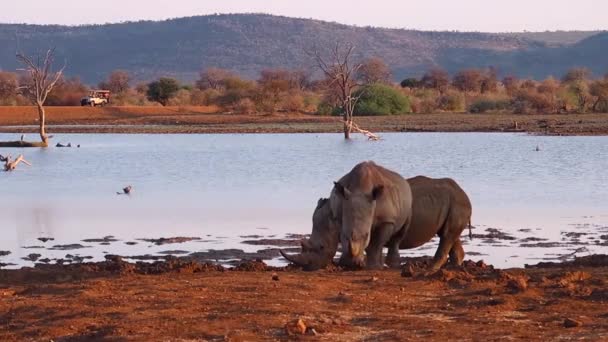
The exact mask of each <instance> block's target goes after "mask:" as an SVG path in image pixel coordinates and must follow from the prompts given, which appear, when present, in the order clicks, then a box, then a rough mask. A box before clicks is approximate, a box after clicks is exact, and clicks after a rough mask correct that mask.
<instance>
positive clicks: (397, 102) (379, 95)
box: [354, 83, 412, 115]
mask: <svg viewBox="0 0 608 342" xmlns="http://www.w3.org/2000/svg"><path fill="white" fill-rule="evenodd" d="M355 96H358V97H359V101H358V102H357V104H356V105H355V110H354V114H355V115H393V114H404V113H410V112H411V111H412V109H411V107H410V100H409V99H408V97H407V96H405V95H403V94H402V93H401V92H400V91H398V90H397V89H395V88H393V87H391V86H389V85H386V84H382V83H376V84H370V85H368V86H365V87H364V88H361V89H359V90H357V91H356V92H355Z"/></svg>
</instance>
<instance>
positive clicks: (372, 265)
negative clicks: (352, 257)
mask: <svg viewBox="0 0 608 342" xmlns="http://www.w3.org/2000/svg"><path fill="white" fill-rule="evenodd" d="M394 227H395V226H394V225H393V224H382V225H380V226H378V227H376V228H375V229H374V231H373V235H372V237H371V239H370V243H369V246H367V248H366V249H365V252H366V254H367V263H366V268H368V269H381V268H383V267H384V260H383V258H382V249H383V248H384V246H386V245H387V244H388V242H389V241H390V240H391V237H392V236H393V234H394V232H395V229H394ZM398 245H399V244H398V243H397V248H398Z"/></svg>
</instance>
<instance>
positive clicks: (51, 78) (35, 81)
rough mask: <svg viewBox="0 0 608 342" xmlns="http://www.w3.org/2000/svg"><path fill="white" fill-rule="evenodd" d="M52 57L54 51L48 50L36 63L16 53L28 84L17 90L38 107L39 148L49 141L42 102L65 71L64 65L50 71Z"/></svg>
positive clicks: (46, 144) (30, 58)
mask: <svg viewBox="0 0 608 342" xmlns="http://www.w3.org/2000/svg"><path fill="white" fill-rule="evenodd" d="M54 57H55V49H49V50H48V51H47V52H46V55H45V57H44V59H41V58H40V56H38V57H37V58H36V61H34V59H33V58H32V57H29V56H26V55H25V54H23V53H17V61H19V62H20V63H21V64H23V66H24V67H25V69H24V70H25V72H26V73H27V76H28V82H26V83H25V84H21V85H20V86H19V89H20V90H21V93H22V94H23V95H24V96H25V97H26V98H28V99H29V100H30V101H31V102H32V103H33V104H35V105H36V106H37V107H38V118H39V124H40V139H41V140H42V143H41V144H38V145H37V146H41V147H47V146H48V141H49V137H48V136H47V134H46V126H45V122H46V115H45V112H44V102H45V101H46V98H47V97H48V96H49V93H50V92H51V91H52V90H53V87H54V86H55V84H57V82H58V81H59V80H60V79H61V76H62V75H63V70H64V69H65V65H64V66H63V67H62V68H61V69H60V70H59V71H55V72H53V71H52V66H53V62H54Z"/></svg>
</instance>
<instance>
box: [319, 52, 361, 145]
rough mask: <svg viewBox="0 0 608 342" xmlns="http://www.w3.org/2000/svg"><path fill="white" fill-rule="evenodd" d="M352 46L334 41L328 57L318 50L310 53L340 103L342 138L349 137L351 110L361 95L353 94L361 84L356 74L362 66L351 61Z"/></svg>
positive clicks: (351, 118) (351, 125) (351, 120)
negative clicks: (342, 123)
mask: <svg viewBox="0 0 608 342" xmlns="http://www.w3.org/2000/svg"><path fill="white" fill-rule="evenodd" d="M354 48H355V47H354V46H353V45H352V44H345V45H344V46H342V45H341V44H340V43H336V46H335V47H334V49H333V50H332V52H331V56H330V57H329V58H328V59H325V58H324V57H323V56H322V55H321V53H320V52H319V51H314V52H313V53H312V54H311V55H312V56H313V57H314V59H315V62H316V63H317V66H318V67H319V69H321V71H322V72H323V74H324V75H325V78H326V82H327V87H328V90H329V91H332V92H334V93H335V95H336V96H337V99H338V102H339V103H340V107H341V109H342V115H343V120H342V121H343V122H344V139H350V132H351V131H352V129H353V112H354V110H355V105H356V104H357V101H359V98H360V97H361V95H354V92H355V89H356V88H358V87H360V86H361V84H359V83H358V82H357V79H356V75H357V72H358V71H359V69H361V67H362V64H361V63H353V62H352V61H351V59H352V53H353V50H354Z"/></svg>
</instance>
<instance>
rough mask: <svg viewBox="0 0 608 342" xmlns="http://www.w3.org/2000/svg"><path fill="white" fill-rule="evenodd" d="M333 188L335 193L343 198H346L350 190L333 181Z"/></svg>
mask: <svg viewBox="0 0 608 342" xmlns="http://www.w3.org/2000/svg"><path fill="white" fill-rule="evenodd" d="M334 189H336V193H337V194H338V195H339V196H340V197H342V198H344V199H348V196H349V195H350V191H349V190H348V189H347V188H345V187H344V186H343V185H342V184H340V182H334Z"/></svg>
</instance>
